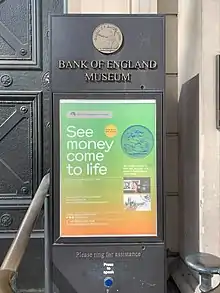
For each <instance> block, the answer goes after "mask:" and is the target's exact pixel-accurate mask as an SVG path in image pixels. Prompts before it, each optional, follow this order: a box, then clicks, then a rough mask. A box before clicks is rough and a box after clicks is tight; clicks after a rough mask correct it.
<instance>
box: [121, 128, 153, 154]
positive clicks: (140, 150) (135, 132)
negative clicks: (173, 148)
mask: <svg viewBox="0 0 220 293" xmlns="http://www.w3.org/2000/svg"><path fill="white" fill-rule="evenodd" d="M121 147H122V150H123V152H124V153H125V154H126V155H128V156H129V157H132V158H143V157H146V156H148V155H149V154H150V152H151V151H152V149H153V147H154V136H153V134H152V132H151V131H150V130H149V129H148V128H147V127H145V126H143V125H132V126H130V127H128V128H127V129H125V131H124V133H123V134H122V137H121Z"/></svg>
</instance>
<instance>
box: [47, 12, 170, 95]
mask: <svg viewBox="0 0 220 293" xmlns="http://www.w3.org/2000/svg"><path fill="white" fill-rule="evenodd" d="M102 23H113V24H115V25H117V26H118V27H119V28H120V29H121V31H122V33H123V35H124V44H123V47H122V48H121V50H119V51H118V52H116V53H114V54H110V55H104V54H102V53H100V52H99V51H98V50H96V49H95V47H94V46H93V42H92V34H93V31H94V29H95V28H96V27H97V26H98V25H100V24H102ZM51 46H52V68H51V71H52V79H51V81H52V91H53V92H64V93H65V92H77V91H98V90H105V91H108V90H111V91H114V90H115V91H116V90H123V91H128V90H151V91H152V90H160V91H162V90H163V89H164V18H163V17H162V16H156V15H154V16H149V15H143V16H140V15H139V16H137V15H132V16H131V15H130V16H127V15H117V16H116V15H102V16H101V17H100V15H99V16H97V15H94V16H92V15H89V16H88V15H81V16H80V15H78V16H75V15H69V16H55V17H53V18H52V41H51ZM58 60H65V61H68V60H87V61H88V64H91V61H92V60H104V61H105V62H106V61H109V60H114V61H119V60H120V61H123V60H131V61H132V62H133V63H135V62H136V61H138V60H155V61H156V62H157V63H158V68H157V69H156V70H135V69H133V70H128V71H127V70H120V69H114V70H108V69H106V68H105V69H102V70H100V69H90V68H89V69H88V70H87V69H58ZM85 72H86V73H91V72H95V73H103V72H114V73H127V72H130V73H131V74H132V81H131V82H87V81H86V80H85V77H84V74H85Z"/></svg>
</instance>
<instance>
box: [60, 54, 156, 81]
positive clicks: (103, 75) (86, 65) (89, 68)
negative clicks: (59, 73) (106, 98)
mask: <svg viewBox="0 0 220 293" xmlns="http://www.w3.org/2000/svg"><path fill="white" fill-rule="evenodd" d="M157 67H158V64H157V62H156V61H155V60H137V61H132V60H92V61H88V60H58V68H59V69H62V70H65V69H69V70H82V71H83V74H84V79H85V81H86V82H124V83H127V82H132V73H133V72H134V71H140V70H141V71H147V70H156V69H157Z"/></svg>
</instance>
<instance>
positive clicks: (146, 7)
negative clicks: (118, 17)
mask: <svg viewBox="0 0 220 293" xmlns="http://www.w3.org/2000/svg"><path fill="white" fill-rule="evenodd" d="M67 6H68V12H69V13H157V0H95V1H92V0H68V2H67Z"/></svg>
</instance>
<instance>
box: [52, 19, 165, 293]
mask: <svg viewBox="0 0 220 293" xmlns="http://www.w3.org/2000/svg"><path fill="white" fill-rule="evenodd" d="M51 32H52V35H51V90H52V93H51V109H52V111H51V114H52V115H51V118H52V194H53V196H52V197H51V210H52V215H51V218H52V222H51V234H52V235H53V237H52V238H53V239H52V240H53V241H52V247H51V253H52V264H53V282H54V284H55V291H57V292H60V293H67V292H77V293H87V292H94V293H99V292H100V293H101V292H122V293H129V292H130V293H134V292H136V293H138V292H152V293H163V292H165V291H166V285H165V284H166V263H165V260H166V255H165V244H164V243H165V235H164V192H163V157H164V156H163V152H164V123H163V120H164V117H163V116H164V115H163V109H164V79H165V69H164V18H163V17H162V16H158V15H141V16H140V15H132V16H128V15H66V16H53V17H52V20H51Z"/></svg>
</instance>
